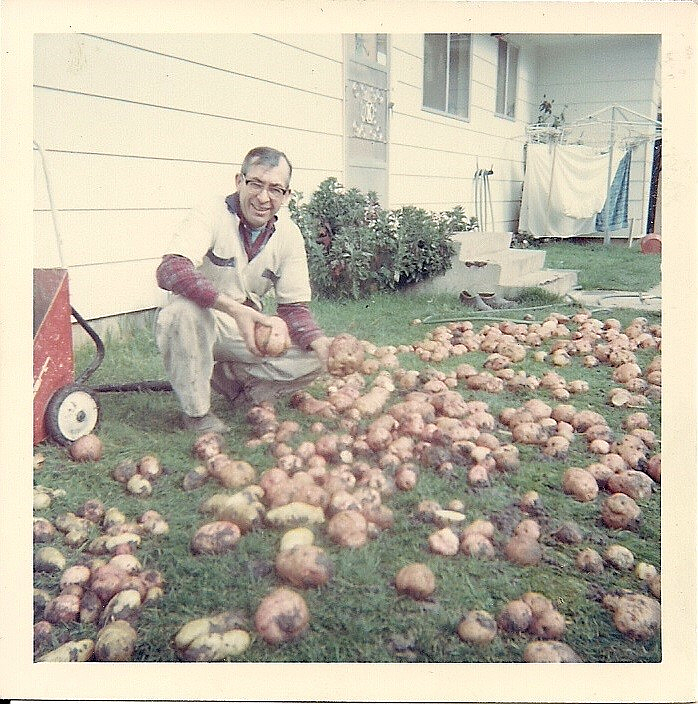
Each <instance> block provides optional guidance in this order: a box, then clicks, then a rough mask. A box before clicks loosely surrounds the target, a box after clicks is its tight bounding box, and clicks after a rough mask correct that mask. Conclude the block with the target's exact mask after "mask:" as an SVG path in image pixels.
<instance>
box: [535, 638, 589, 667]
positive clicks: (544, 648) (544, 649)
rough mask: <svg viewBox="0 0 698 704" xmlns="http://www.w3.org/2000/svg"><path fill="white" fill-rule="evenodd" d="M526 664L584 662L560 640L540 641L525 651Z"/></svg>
mask: <svg viewBox="0 0 698 704" xmlns="http://www.w3.org/2000/svg"><path fill="white" fill-rule="evenodd" d="M524 662H556V663H561V662H582V660H581V658H580V657H579V655H577V653H575V652H574V650H572V648H570V646H569V645H567V644H566V643H563V642H561V641H558V640H538V641H533V642H532V643H529V644H528V645H527V646H526V649H525V650H524Z"/></svg>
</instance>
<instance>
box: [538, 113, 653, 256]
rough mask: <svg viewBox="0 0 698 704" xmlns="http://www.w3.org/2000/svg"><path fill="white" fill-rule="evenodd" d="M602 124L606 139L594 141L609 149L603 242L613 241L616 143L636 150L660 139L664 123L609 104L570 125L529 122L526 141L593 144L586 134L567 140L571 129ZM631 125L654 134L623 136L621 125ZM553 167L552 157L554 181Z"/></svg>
mask: <svg viewBox="0 0 698 704" xmlns="http://www.w3.org/2000/svg"><path fill="white" fill-rule="evenodd" d="M609 111H610V118H606V119H601V116H602V115H604V113H608V112H609ZM589 126H593V127H601V128H603V129H605V130H606V133H605V134H606V136H607V138H606V139H603V140H600V141H599V140H597V141H596V142H595V143H594V144H596V145H598V144H603V146H604V147H606V148H607V149H608V155H609V156H608V174H607V179H606V203H605V206H604V244H610V242H611V234H610V230H609V227H608V216H609V209H610V203H609V202H608V196H609V194H610V191H611V184H612V182H613V173H612V168H611V167H612V164H613V152H614V150H615V149H616V148H617V142H618V141H619V140H621V139H622V140H623V143H622V146H623V148H624V150H625V151H628V150H633V149H635V148H637V147H638V146H640V145H641V144H646V143H647V142H650V141H652V142H654V141H656V140H657V139H660V138H661V135H662V123H661V121H659V120H656V119H653V118H651V117H646V116H645V115H641V114H640V113H638V112H636V111H635V110H631V109H630V108H626V107H624V106H622V105H610V106H607V107H605V108H601V109H600V110H597V111H596V112H594V113H592V114H590V115H588V116H587V117H585V118H581V119H579V120H575V121H574V122H571V123H569V124H568V125H562V126H560V127H553V126H552V125H544V124H538V123H536V124H532V125H528V126H527V128H526V138H527V139H526V143H527V144H530V143H536V144H540V143H541V142H540V139H539V136H538V135H540V136H543V135H545V136H548V137H554V139H552V140H550V139H548V140H547V143H548V144H550V143H552V144H553V145H554V147H555V146H557V145H566V144H581V145H584V144H585V143H586V144H587V146H591V145H590V144H589V142H590V140H587V141H586V142H585V141H583V140H582V137H583V133H582V134H581V135H580V136H579V137H578V138H577V140H575V141H572V142H570V141H568V140H569V135H570V132H572V131H573V130H575V129H581V128H584V127H589ZM630 127H633V128H635V127H638V128H639V127H643V128H645V129H647V130H650V129H651V130H652V133H651V134H650V133H649V132H648V133H647V134H639V135H634V139H632V140H630V139H629V138H628V136H625V137H621V136H620V135H619V134H618V132H619V130H620V129H622V128H630ZM534 137H535V138H534ZM554 168H555V159H554V158H553V166H552V170H551V174H550V183H551V184H552V179H553V176H554ZM549 220H550V187H549V191H548V207H547V212H546V221H548V222H549ZM546 231H547V226H546Z"/></svg>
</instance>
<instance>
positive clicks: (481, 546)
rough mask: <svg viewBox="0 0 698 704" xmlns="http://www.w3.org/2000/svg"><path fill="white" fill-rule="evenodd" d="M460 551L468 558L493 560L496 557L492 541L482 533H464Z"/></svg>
mask: <svg viewBox="0 0 698 704" xmlns="http://www.w3.org/2000/svg"><path fill="white" fill-rule="evenodd" d="M460 551H461V552H462V553H463V554H464V555H467V556H468V557H475V558H477V559H483V560H491V559H493V558H494V556H495V550H494V545H493V544H492V541H491V540H490V539H489V538H488V537H487V536H485V535H483V534H482V533H468V532H466V533H464V534H463V537H462V538H461V543H460Z"/></svg>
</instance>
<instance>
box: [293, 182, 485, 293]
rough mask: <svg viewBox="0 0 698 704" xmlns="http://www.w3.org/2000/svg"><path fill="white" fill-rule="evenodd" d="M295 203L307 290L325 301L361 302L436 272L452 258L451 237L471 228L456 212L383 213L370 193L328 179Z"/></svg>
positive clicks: (414, 210)
mask: <svg viewBox="0 0 698 704" xmlns="http://www.w3.org/2000/svg"><path fill="white" fill-rule="evenodd" d="M301 200H302V194H300V193H294V194H293V198H292V199H291V202H290V203H289V209H290V211H291V216H292V218H293V220H294V221H295V222H296V224H297V225H298V226H299V228H300V230H301V232H302V233H303V237H304V239H305V246H306V250H307V252H308V265H309V268H310V276H311V280H312V282H313V288H314V290H315V291H316V292H317V293H318V294H319V295H322V296H325V297H328V298H360V297H363V296H367V295H370V294H372V293H375V292H377V291H390V290H395V289H398V288H400V287H403V286H406V285H407V284H409V283H413V282H416V281H421V280H422V279H426V278H429V277H432V276H437V275H439V274H443V273H444V272H445V271H447V270H448V269H449V268H450V266H451V260H452V257H453V254H454V252H455V245H454V243H453V241H452V239H451V236H452V235H453V233H454V232H460V231H463V230H471V229H473V227H474V226H475V221H474V220H473V219H472V218H471V219H468V218H466V217H465V214H464V212H463V210H462V208H460V207H456V208H454V209H453V210H450V211H447V212H443V213H431V212H428V211H426V210H423V209H421V208H416V207H414V206H404V207H402V208H397V209H395V210H385V209H383V208H382V207H381V206H380V204H379V203H378V199H377V197H376V194H375V193H373V192H369V193H367V194H365V193H362V192H361V191H359V190H358V189H356V188H349V189H345V188H344V187H343V186H342V185H341V184H340V183H339V182H338V181H337V179H335V178H328V179H326V180H325V181H323V182H322V183H321V184H320V186H319V187H318V189H317V191H315V193H313V195H312V197H311V198H310V201H309V202H308V203H302V202H301Z"/></svg>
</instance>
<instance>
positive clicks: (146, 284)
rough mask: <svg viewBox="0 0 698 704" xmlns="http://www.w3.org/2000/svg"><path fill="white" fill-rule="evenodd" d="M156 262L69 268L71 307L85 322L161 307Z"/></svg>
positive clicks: (163, 297)
mask: <svg viewBox="0 0 698 704" xmlns="http://www.w3.org/2000/svg"><path fill="white" fill-rule="evenodd" d="M159 262H160V258H159V257H158V258H157V259H144V260H141V261H138V262H114V263H108V264H93V265H90V266H80V267H72V268H69V269H68V281H69V288H70V301H71V304H72V306H73V307H74V308H75V310H77V311H78V313H80V315H82V317H83V318H86V319H88V320H90V319H93V318H103V317H106V316H110V315H118V314H119V313H123V312H125V311H137V310H147V309H148V308H154V307H157V306H160V305H162V304H163V303H164V301H165V300H166V299H165V293H164V292H163V291H162V290H161V289H159V288H158V285H157V282H156V281H155V269H156V268H157V265H158V263H159Z"/></svg>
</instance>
